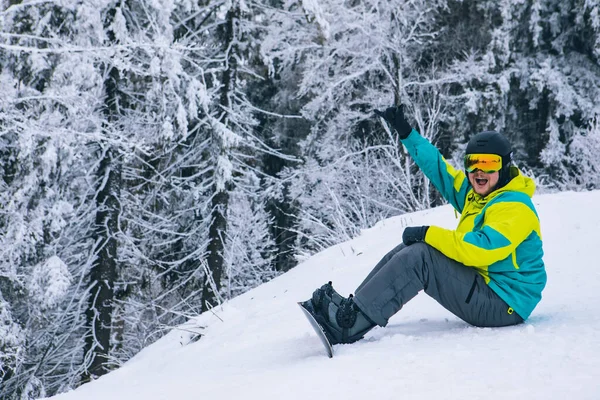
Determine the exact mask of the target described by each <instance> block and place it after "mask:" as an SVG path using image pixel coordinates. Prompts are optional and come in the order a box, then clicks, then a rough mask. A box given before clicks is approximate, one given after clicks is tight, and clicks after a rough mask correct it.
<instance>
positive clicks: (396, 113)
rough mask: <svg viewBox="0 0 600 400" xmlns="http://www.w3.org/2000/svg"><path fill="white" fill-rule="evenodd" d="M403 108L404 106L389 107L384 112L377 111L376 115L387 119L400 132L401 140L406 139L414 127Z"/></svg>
mask: <svg viewBox="0 0 600 400" xmlns="http://www.w3.org/2000/svg"><path fill="white" fill-rule="evenodd" d="M402 108H403V106H398V107H388V108H387V109H386V110H385V111H384V112H381V111H379V110H375V114H377V115H378V116H380V117H381V118H383V119H385V121H386V122H387V123H388V124H390V125H391V127H392V128H394V129H395V130H396V132H398V135H399V136H400V139H406V138H407V137H408V135H409V134H410V132H411V131H412V126H410V124H409V123H408V121H407V120H406V118H405V117H404V110H403V109H402Z"/></svg>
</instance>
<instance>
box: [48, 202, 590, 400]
mask: <svg viewBox="0 0 600 400" xmlns="http://www.w3.org/2000/svg"><path fill="white" fill-rule="evenodd" d="M534 203H535V205H536V207H537V209H538V212H539V214H540V217H541V221H542V234H543V240H544V247H545V257H544V259H545V262H546V266H547V270H548V285H547V287H546V289H545V291H544V293H543V296H544V298H543V300H542V302H541V303H540V304H539V306H538V308H537V309H536V310H535V311H534V313H533V314H532V316H531V318H530V319H529V320H528V321H527V322H526V323H525V324H523V325H520V326H515V327H508V328H494V329H490V328H483V329H482V328H475V327H472V326H469V325H467V324H466V323H464V322H462V321H460V320H459V319H457V318H456V317H454V316H453V315H452V314H450V313H449V312H448V311H446V310H445V309H443V308H442V307H441V306H440V305H438V304H437V303H436V302H435V301H434V300H432V299H431V298H429V297H428V296H427V295H425V294H422V293H421V294H419V295H418V296H417V297H416V298H415V299H413V301H411V302H410V303H409V304H407V305H406V306H405V307H404V309H402V310H401V311H400V312H399V313H398V314H396V315H395V316H394V317H393V318H392V320H391V321H390V324H389V325H388V326H387V327H386V328H375V329H374V330H372V331H371V332H370V333H369V334H368V335H367V336H366V338H365V339H364V340H362V341H360V342H358V343H355V344H352V345H338V346H334V358H332V359H329V358H327V356H326V355H325V353H324V350H323V348H322V346H321V344H320V343H319V341H318V339H317V337H316V336H315V335H314V333H313V332H312V329H311V327H310V326H309V324H308V323H307V321H306V320H305V319H304V316H303V315H302V313H301V311H300V310H299V309H298V306H297V305H296V302H297V301H298V300H305V299H307V298H309V297H310V295H311V293H312V291H313V289H315V288H316V287H317V286H320V285H321V284H323V283H324V282H326V281H328V280H332V281H333V283H334V287H336V289H338V290H339V291H340V292H341V293H343V294H348V293H350V292H352V291H353V290H354V288H355V287H356V286H357V285H358V284H359V283H360V281H361V279H362V278H363V277H364V276H366V274H367V273H368V272H369V270H370V268H371V267H373V266H374V265H375V263H376V262H377V261H378V260H379V258H380V257H382V256H383V255H384V254H385V253H386V252H387V251H388V250H390V249H392V248H393V247H394V246H395V245H397V244H398V243H399V242H400V241H401V235H402V230H403V227H404V226H407V225H429V224H437V225H440V226H444V227H448V228H453V227H455V226H456V223H457V221H456V219H455V216H454V212H453V210H452V209H451V208H450V207H449V206H444V207H440V208H436V209H432V210H427V211H423V212H419V213H415V214H410V215H404V216H400V217H395V218H391V219H388V220H385V221H382V222H380V223H379V224H377V225H376V226H375V227H373V228H371V229H369V230H366V231H365V232H364V233H363V234H362V235H361V236H360V237H358V238H356V239H354V240H352V241H349V242H346V243H343V244H340V245H337V246H334V247H332V248H329V249H328V250H326V251H324V252H322V253H319V254H317V255H315V256H314V257H312V258H310V259H309V260H308V261H306V262H305V263H303V264H301V265H299V266H298V267H296V268H295V269H293V270H292V271H290V272H288V273H286V274H284V275H283V276H281V277H279V278H277V279H275V280H273V281H271V282H269V283H267V284H264V285H262V286H260V287H258V288H256V289H254V290H252V291H250V292H248V293H246V294H244V295H242V296H240V297H238V298H236V299H234V300H233V301H231V302H229V303H228V304H226V305H224V306H223V307H222V308H219V309H216V310H214V313H210V312H209V313H204V314H203V315H201V316H199V317H198V318H197V319H196V320H195V321H191V322H190V323H188V324H186V325H185V326H182V327H180V329H175V330H173V331H172V332H171V333H170V334H169V335H167V336H165V337H164V338H162V339H161V340H159V341H158V342H156V343H155V344H153V345H151V346H149V347H148V348H146V349H144V350H143V351H142V352H140V353H139V354H138V355H137V356H136V357H134V358H133V359H132V360H130V361H129V362H128V363H127V364H126V365H125V366H123V367H122V368H120V369H119V370H117V371H114V372H112V373H110V374H108V375H106V376H104V377H102V378H100V379H98V380H97V381H95V382H92V383H89V384H86V385H83V386H82V387H80V388H79V389H77V390H75V391H72V392H70V393H66V394H63V395H60V396H56V397H54V399H56V400H96V399H98V400H106V399H143V400H159V399H172V400H184V399H194V400H198V399H217V398H219V399H244V400H255V399H256V400H258V399H261V400H262V399H344V400H347V399H369V400H370V399H377V400H381V399H434V400H439V399H465V398H469V399H517V398H526V399H566V398H570V399H578V400H579V399H600V365H599V362H600V265H599V263H598V262H597V260H598V252H599V251H600V235H599V234H598V230H599V229H600V210H599V206H598V205H599V204H600V191H595V192H587V193H572V192H564V193H558V194H552V195H542V196H537V197H535V198H534ZM200 326H201V327H204V328H203V329H201V328H199V327H200ZM194 330H195V331H201V332H202V333H203V335H204V336H203V337H202V338H201V339H200V340H198V341H197V342H194V343H189V338H190V336H191V333H190V331H194Z"/></svg>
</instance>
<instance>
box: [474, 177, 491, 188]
mask: <svg viewBox="0 0 600 400" xmlns="http://www.w3.org/2000/svg"><path fill="white" fill-rule="evenodd" d="M475 182H476V183H477V184H478V185H479V186H483V185H485V184H486V183H488V180H487V179H484V178H475Z"/></svg>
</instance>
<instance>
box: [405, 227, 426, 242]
mask: <svg viewBox="0 0 600 400" xmlns="http://www.w3.org/2000/svg"><path fill="white" fill-rule="evenodd" d="M427 229H429V226H409V227H407V228H405V229H404V233H402V241H403V242H404V244H405V245H407V246H410V245H411V244H415V243H417V242H424V241H425V234H427Z"/></svg>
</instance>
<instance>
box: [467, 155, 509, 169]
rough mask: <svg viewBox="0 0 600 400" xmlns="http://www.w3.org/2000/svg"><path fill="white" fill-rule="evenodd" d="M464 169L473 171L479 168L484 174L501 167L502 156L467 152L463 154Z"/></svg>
mask: <svg viewBox="0 0 600 400" xmlns="http://www.w3.org/2000/svg"><path fill="white" fill-rule="evenodd" d="M465 169H466V170H467V172H474V171H475V170H477V169H479V170H481V171H483V172H485V173H486V174H490V173H492V172H496V171H500V170H501V169H502V157H501V156H499V155H497V154H467V155H465Z"/></svg>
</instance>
